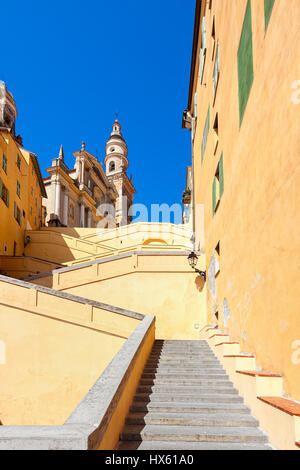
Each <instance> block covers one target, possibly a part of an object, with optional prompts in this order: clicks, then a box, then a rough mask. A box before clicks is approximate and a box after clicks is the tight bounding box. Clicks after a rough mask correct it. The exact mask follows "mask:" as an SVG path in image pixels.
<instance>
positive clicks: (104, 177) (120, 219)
mask: <svg viewBox="0 0 300 470" xmlns="http://www.w3.org/2000/svg"><path fill="white" fill-rule="evenodd" d="M73 155H74V157H75V165H74V168H73V169H70V168H69V167H68V166H67V165H66V163H65V158H64V151H63V147H62V146H61V148H60V152H59V156H58V157H57V158H55V159H53V160H52V166H51V167H50V168H47V171H48V173H49V176H48V177H47V178H45V179H44V184H45V188H46V191H47V196H48V197H47V199H45V200H44V205H45V208H46V224H47V225H48V226H52V227H53V226H54V227H55V226H56V227H61V226H63V227H83V228H93V227H98V226H100V227H101V228H107V227H112V226H121V225H127V224H128V223H130V222H131V217H130V216H129V215H128V214H129V211H128V209H129V207H130V206H131V204H132V202H133V196H134V194H135V189H134V186H133V184H132V182H131V180H130V179H129V178H128V176H127V168H128V166H129V162H128V159H127V155H128V149H127V145H126V142H125V140H124V138H123V136H122V133H121V125H120V123H119V121H118V120H117V119H116V121H115V122H114V124H113V131H112V133H111V136H110V138H109V139H108V141H107V144H106V156H105V160H104V163H105V169H104V168H103V166H102V164H101V163H100V162H99V161H98V159H97V157H95V156H94V155H92V154H91V153H89V152H88V151H87V150H86V147H85V143H84V142H83V143H82V147H81V149H80V150H79V151H76V152H74V154H73Z"/></svg>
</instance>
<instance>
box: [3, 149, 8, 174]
mask: <svg viewBox="0 0 300 470" xmlns="http://www.w3.org/2000/svg"><path fill="white" fill-rule="evenodd" d="M2 168H3V170H4V172H5V173H7V158H6V156H5V154H3V155H2Z"/></svg>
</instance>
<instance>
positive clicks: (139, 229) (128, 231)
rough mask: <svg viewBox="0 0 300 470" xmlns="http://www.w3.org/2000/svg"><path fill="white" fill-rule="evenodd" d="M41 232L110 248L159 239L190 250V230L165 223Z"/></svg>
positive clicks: (56, 229) (53, 229) (60, 229)
mask: <svg viewBox="0 0 300 470" xmlns="http://www.w3.org/2000/svg"><path fill="white" fill-rule="evenodd" d="M43 230H47V231H49V230H51V231H52V232H54V233H60V234H65V235H68V236H71V237H75V238H76V237H78V238H81V239H83V240H86V241H90V242H94V243H97V244H104V245H106V246H109V247H110V248H113V249H115V248H124V247H129V246H134V245H136V244H142V243H144V242H145V241H147V240H149V239H161V240H164V241H165V242H166V243H167V244H168V245H170V246H173V245H176V246H180V245H182V246H183V247H185V248H187V249H188V248H191V247H192V243H191V236H192V232H191V230H190V229H189V228H188V227H186V226H182V225H174V224H167V223H151V222H140V223H136V224H130V225H126V226H124V227H119V228H115V229H105V230H102V231H101V230H95V228H93V229H87V228H78V227H74V228H69V227H68V228H54V227H51V228H50V227H49V228H48V227H47V228H46V229H43Z"/></svg>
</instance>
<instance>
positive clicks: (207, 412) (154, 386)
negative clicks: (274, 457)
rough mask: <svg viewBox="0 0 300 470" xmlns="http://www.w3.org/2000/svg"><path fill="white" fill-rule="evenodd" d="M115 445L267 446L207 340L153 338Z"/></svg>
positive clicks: (153, 447) (143, 447) (130, 447)
mask: <svg viewBox="0 0 300 470" xmlns="http://www.w3.org/2000/svg"><path fill="white" fill-rule="evenodd" d="M117 449H118V450H137V449H139V450H268V449H272V447H271V446H270V445H269V444H268V437H267V435H266V434H265V433H264V432H263V431H261V430H260V429H259V427H258V421H257V420H256V419H255V418H253V417H252V416H251V414H250V410H249V408H248V407H247V406H245V405H244V404H243V399H242V398H241V397H240V396H239V395H238V392H237V390H236V389H235V388H234V387H233V384H232V383H231V382H230V380H229V378H228V376H227V375H226V372H225V371H224V369H223V368H222V366H221V364H220V362H219V361H218V359H217V358H216V357H215V355H214V354H213V352H212V350H211V349H210V347H209V345H208V344H207V342H206V341H155V343H154V346H153V349H152V351H151V353H150V356H149V358H148V362H147V364H146V366H145V369H144V371H143V375H142V378H141V380H140V383H139V386H138V388H137V390H136V394H135V397H134V400H133V403H132V405H131V407H130V414H129V415H128V416H127V418H126V424H125V426H124V428H123V430H122V432H121V435H120V441H119V444H118V447H117Z"/></svg>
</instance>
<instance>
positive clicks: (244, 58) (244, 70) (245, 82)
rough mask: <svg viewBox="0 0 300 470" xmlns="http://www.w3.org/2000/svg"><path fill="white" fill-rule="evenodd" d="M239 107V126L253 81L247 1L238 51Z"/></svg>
mask: <svg viewBox="0 0 300 470" xmlns="http://www.w3.org/2000/svg"><path fill="white" fill-rule="evenodd" d="M238 76H239V105H240V126H241V125H242V122H243V117H244V114H245V110H246V106H247V102H248V98H249V95H250V91H251V87H252V83H253V80H254V71H253V46H252V15H251V1H250V0H248V4H247V8H246V13H245V19H244V24H243V29H242V34H241V39H240V45H239V50H238Z"/></svg>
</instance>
